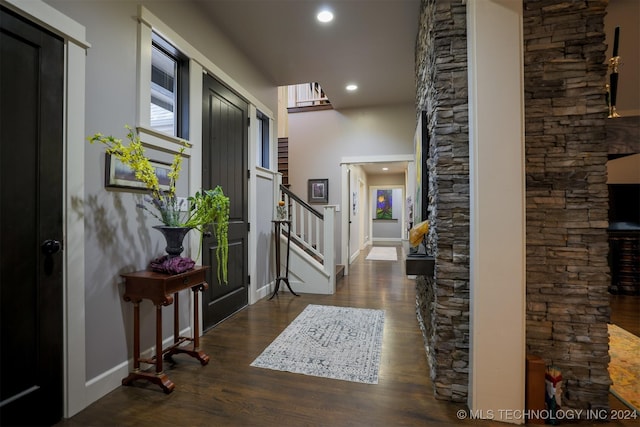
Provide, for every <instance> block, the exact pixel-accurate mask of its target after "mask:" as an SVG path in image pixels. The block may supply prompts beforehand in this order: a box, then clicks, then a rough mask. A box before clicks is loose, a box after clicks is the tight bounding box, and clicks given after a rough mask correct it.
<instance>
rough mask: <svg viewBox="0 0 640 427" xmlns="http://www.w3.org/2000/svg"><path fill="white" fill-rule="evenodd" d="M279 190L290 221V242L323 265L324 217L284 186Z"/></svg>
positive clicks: (324, 244)
mask: <svg viewBox="0 0 640 427" xmlns="http://www.w3.org/2000/svg"><path fill="white" fill-rule="evenodd" d="M280 190H281V191H282V195H283V198H284V201H285V205H287V207H288V212H289V219H290V220H291V241H292V242H294V243H295V244H297V245H298V246H299V247H300V248H302V250H304V251H305V252H306V253H307V254H309V255H311V257H312V258H314V259H315V260H316V261H318V262H319V263H320V264H323V265H324V263H325V248H326V245H327V243H328V242H327V241H326V236H325V234H326V233H325V228H326V224H325V218H324V215H323V214H321V213H320V212H318V211H316V210H315V209H313V208H312V207H311V206H309V205H308V204H307V203H306V202H305V201H304V200H302V199H300V198H299V197H298V196H296V195H295V194H294V193H292V192H291V191H290V190H289V189H288V188H286V187H285V186H283V185H281V186H280ZM331 235H333V229H331ZM330 240H333V239H332V238H331V239H330ZM331 244H333V242H332V243H331Z"/></svg>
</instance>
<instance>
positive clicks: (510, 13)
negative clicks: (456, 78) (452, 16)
mask: <svg viewBox="0 0 640 427" xmlns="http://www.w3.org/2000/svg"><path fill="white" fill-rule="evenodd" d="M522 7H523V6H522V2H517V1H512V0H468V2H467V40H468V41H467V48H468V61H469V75H468V79H469V144H470V147H469V157H470V158H469V163H470V165H469V172H470V192H471V212H470V214H471V218H470V222H471V230H470V233H471V235H470V254H471V257H470V258H471V266H470V267H471V274H470V301H471V302H470V323H471V324H470V354H469V365H470V372H469V401H468V405H469V408H470V410H471V411H472V413H473V416H474V417H477V418H488V419H495V420H499V421H504V422H509V423H514V424H522V423H523V422H524V420H523V419H522V417H517V416H514V415H513V414H514V412H511V411H521V410H523V409H524V395H525V294H526V288H525V185H524V184H525V183H524V101H523V93H524V92H523V66H522V62H523V59H522V58H523V52H522V46H523V42H522V40H523V38H522V37H523V36H522ZM496 52H499V53H500V55H497V54H496Z"/></svg>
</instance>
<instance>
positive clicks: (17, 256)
mask: <svg viewBox="0 0 640 427" xmlns="http://www.w3.org/2000/svg"><path fill="white" fill-rule="evenodd" d="M0 58H1V60H0V201H1V207H0V260H1V265H2V269H1V273H0V313H1V314H0V319H1V324H0V326H1V346H0V357H1V358H2V359H1V360H0V369H1V371H0V424H2V425H15V424H29V425H36V424H37V425H42V424H52V423H55V422H57V421H58V420H59V419H60V418H61V417H62V410H63V400H62V396H63V382H62V378H63V362H62V361H63V358H62V354H63V352H62V349H63V343H62V336H63V335H62V332H63V329H62V309H63V301H62V284H63V282H62V254H61V253H60V250H61V245H62V236H63V230H62V176H63V157H62V153H63V106H64V104H63V76H64V74H63V72H64V45H63V41H62V40H61V39H59V38H58V37H56V36H54V35H52V34H50V33H49V32H47V31H46V30H44V29H42V28H39V27H37V26H35V25H33V24H32V23H30V22H28V21H26V20H24V19H22V18H20V17H18V16H17V15H14V14H13V13H12V12H10V11H8V10H7V9H4V8H2V7H0Z"/></svg>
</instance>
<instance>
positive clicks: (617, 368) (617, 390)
mask: <svg viewBox="0 0 640 427" xmlns="http://www.w3.org/2000/svg"><path fill="white" fill-rule="evenodd" d="M609 356H610V357H611V361H610V362H609V375H611V381H613V384H612V385H611V388H610V390H611V393H612V394H613V395H614V396H616V397H617V398H618V399H620V400H621V401H622V402H623V403H625V404H626V405H627V406H629V407H631V408H632V409H635V410H637V411H640V338H638V337H637V336H635V335H633V334H632V333H631V332H628V331H626V330H624V329H622V328H620V327H619V326H616V325H609Z"/></svg>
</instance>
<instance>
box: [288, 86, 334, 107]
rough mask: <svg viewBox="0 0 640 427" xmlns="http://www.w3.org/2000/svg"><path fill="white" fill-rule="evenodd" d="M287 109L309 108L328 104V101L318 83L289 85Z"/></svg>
mask: <svg viewBox="0 0 640 427" xmlns="http://www.w3.org/2000/svg"><path fill="white" fill-rule="evenodd" d="M288 98H289V99H288V103H287V104H288V107H289V108H295V107H310V106H314V105H323V104H329V103H330V102H329V99H328V98H327V97H326V95H325V94H324V91H323V90H322V88H321V87H320V85H319V84H318V83H303V84H298V85H290V86H289V88H288Z"/></svg>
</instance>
